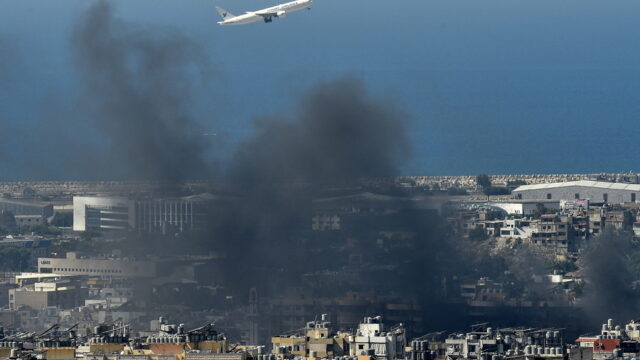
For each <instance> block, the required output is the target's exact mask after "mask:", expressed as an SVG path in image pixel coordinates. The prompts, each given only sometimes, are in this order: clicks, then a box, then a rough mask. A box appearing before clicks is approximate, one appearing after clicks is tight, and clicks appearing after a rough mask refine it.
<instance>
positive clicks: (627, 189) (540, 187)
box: [512, 180, 640, 204]
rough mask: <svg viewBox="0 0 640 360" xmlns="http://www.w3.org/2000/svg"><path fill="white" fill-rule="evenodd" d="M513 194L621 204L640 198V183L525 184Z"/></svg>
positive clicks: (526, 196)
mask: <svg viewBox="0 0 640 360" xmlns="http://www.w3.org/2000/svg"><path fill="white" fill-rule="evenodd" d="M512 194H513V197H514V198H516V199H522V200H576V199H587V200H589V201H590V202H591V203H610V204H621V203H628V202H636V201H638V200H640V197H638V194H640V185H639V184H623V183H610V182H602V181H588V180H579V181H568V182H562V183H550V184H536V185H523V186H520V187H518V188H516V189H515V190H513V192H512Z"/></svg>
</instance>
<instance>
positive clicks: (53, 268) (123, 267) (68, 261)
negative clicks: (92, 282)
mask: <svg viewBox="0 0 640 360" xmlns="http://www.w3.org/2000/svg"><path fill="white" fill-rule="evenodd" d="M38 272H39V273H51V274H59V275H88V276H111V277H125V278H152V277H155V276H156V265H155V263H153V262H150V261H132V260H122V259H95V258H77V256H76V254H75V253H72V252H69V253H67V257H66V258H38Z"/></svg>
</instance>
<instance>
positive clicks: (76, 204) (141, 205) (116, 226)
mask: <svg viewBox="0 0 640 360" xmlns="http://www.w3.org/2000/svg"><path fill="white" fill-rule="evenodd" d="M216 200H217V198H215V197H214V196H212V195H209V194H201V195H194V196H187V197H181V198H158V199H137V200H134V199H127V198H120V197H89V196H75V197H74V198H73V230H75V231H86V230H91V229H94V230H135V231H138V232H144V233H166V232H168V231H178V232H181V231H186V230H195V229H201V228H202V227H203V226H204V225H205V224H206V223H207V220H208V216H210V215H211V211H210V210H211V209H212V206H213V203H214V202H215V201H216Z"/></svg>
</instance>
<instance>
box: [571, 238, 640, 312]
mask: <svg viewBox="0 0 640 360" xmlns="http://www.w3.org/2000/svg"><path fill="white" fill-rule="evenodd" d="M635 252H636V250H635V249H634V248H633V245H632V242H631V235H630V234H628V233H626V232H622V231H616V230H613V229H607V230H606V231H604V232H603V233H602V234H601V235H600V236H598V237H596V238H594V239H593V240H592V241H591V243H590V245H589V248H588V249H587V253H586V254H585V256H584V267H585V278H586V280H587V283H586V285H585V295H586V296H585V298H584V301H583V302H582V303H581V306H582V307H583V308H584V310H585V314H586V315H587V316H588V317H589V320H590V321H591V323H592V324H599V323H602V322H603V320H606V319H608V318H615V319H616V320H617V321H626V320H631V319H635V318H636V317H637V315H638V312H639V311H640V300H638V299H639V295H640V292H639V291H638V290H637V289H634V288H633V287H632V284H633V283H634V281H635V280H637V276H636V273H635V272H634V270H633V268H632V257H631V255H632V254H633V253H635Z"/></svg>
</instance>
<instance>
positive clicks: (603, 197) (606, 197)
mask: <svg viewBox="0 0 640 360" xmlns="http://www.w3.org/2000/svg"><path fill="white" fill-rule="evenodd" d="M602 201H604V202H608V201H609V194H607V193H604V194H602Z"/></svg>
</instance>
